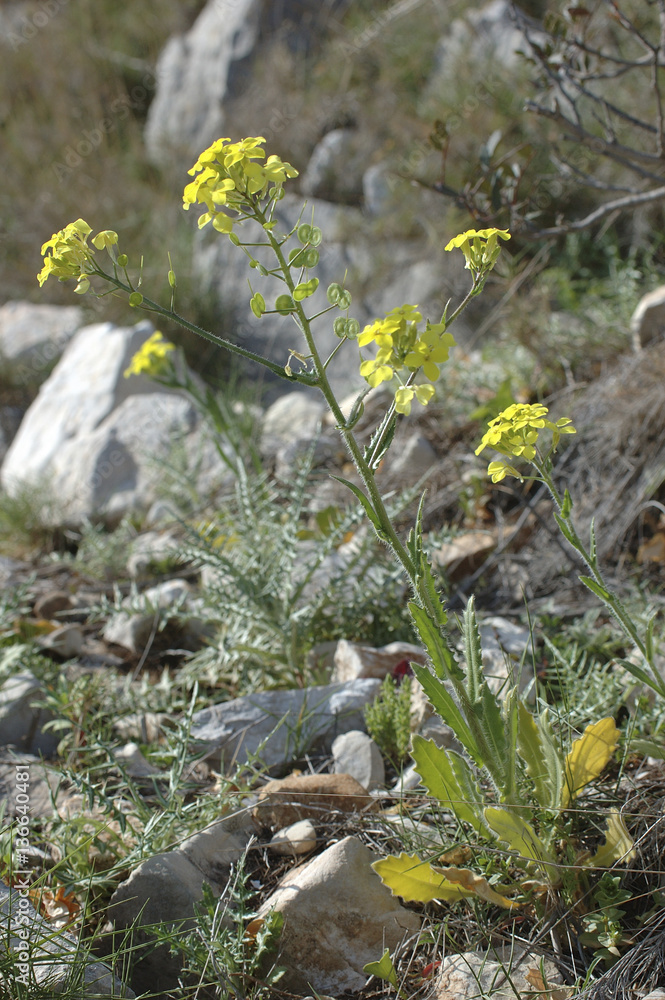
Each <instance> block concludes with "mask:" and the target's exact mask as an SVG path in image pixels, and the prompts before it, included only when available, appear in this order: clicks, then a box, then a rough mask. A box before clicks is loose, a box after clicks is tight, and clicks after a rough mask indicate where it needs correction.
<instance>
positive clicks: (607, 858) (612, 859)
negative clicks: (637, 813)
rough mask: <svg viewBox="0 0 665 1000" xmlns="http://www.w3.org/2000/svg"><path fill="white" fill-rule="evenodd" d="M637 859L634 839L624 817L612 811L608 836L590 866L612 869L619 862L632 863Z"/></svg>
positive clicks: (608, 824)
mask: <svg viewBox="0 0 665 1000" xmlns="http://www.w3.org/2000/svg"><path fill="white" fill-rule="evenodd" d="M634 857H635V845H634V841H633V838H632V837H631V835H630V834H629V833H628V830H627V829H626V824H625V823H624V821H623V816H622V815H621V814H620V813H618V812H616V811H612V812H611V813H610V814H609V816H608V817H607V834H606V836H605V840H604V842H603V843H602V844H601V845H600V847H599V848H598V850H597V851H596V853H595V854H594V855H593V857H592V858H589V861H588V864H589V865H591V866H592V867H593V868H611V866H612V865H614V864H616V863H617V862H618V861H630V860H631V859H632V858H634Z"/></svg>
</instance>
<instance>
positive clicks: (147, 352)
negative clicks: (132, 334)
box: [125, 330, 175, 378]
mask: <svg viewBox="0 0 665 1000" xmlns="http://www.w3.org/2000/svg"><path fill="white" fill-rule="evenodd" d="M173 350H175V347H174V345H173V344H171V343H170V342H169V341H168V340H165V339H164V335H163V334H162V333H160V332H159V330H157V331H156V332H155V333H153V335H152V337H150V338H149V339H148V340H146V342H145V344H144V345H143V347H142V348H141V349H140V350H139V351H137V352H136V354H135V355H134V357H133V358H132V360H131V361H130V363H129V367H128V368H126V369H125V378H129V376H130V375H150V376H152V377H154V376H155V375H164V374H165V373H166V372H168V371H169V369H170V367H171V362H170V359H169V357H168V354H169V351H173Z"/></svg>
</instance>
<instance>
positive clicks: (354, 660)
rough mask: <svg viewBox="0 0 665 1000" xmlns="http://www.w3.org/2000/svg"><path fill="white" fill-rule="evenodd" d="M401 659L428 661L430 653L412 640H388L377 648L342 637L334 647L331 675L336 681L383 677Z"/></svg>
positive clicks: (418, 661) (419, 661)
mask: <svg viewBox="0 0 665 1000" xmlns="http://www.w3.org/2000/svg"><path fill="white" fill-rule="evenodd" d="M402 660H410V661H411V660H412V661H413V662H415V663H426V662H427V655H426V653H425V651H424V650H423V649H421V648H420V647H419V646H414V645H413V644H412V643H409V642H389V643H388V645H387V646H380V647H379V648H378V649H375V648H374V647H373V646H362V645H360V644H359V643H357V642H349V640H348V639H340V640H339V642H338V643H337V649H336V650H335V657H334V663H335V668H334V670H333V677H332V679H333V680H334V681H351V680H356V678H359V677H377V678H380V679H383V678H384V677H385V676H386V675H387V674H389V673H391V671H392V670H393V669H394V668H395V667H396V666H397V664H398V663H401V661H402Z"/></svg>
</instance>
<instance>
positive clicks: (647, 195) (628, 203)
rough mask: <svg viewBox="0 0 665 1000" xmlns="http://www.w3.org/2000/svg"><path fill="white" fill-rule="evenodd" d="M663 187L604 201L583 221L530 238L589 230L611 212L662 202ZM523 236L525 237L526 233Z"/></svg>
mask: <svg viewBox="0 0 665 1000" xmlns="http://www.w3.org/2000/svg"><path fill="white" fill-rule="evenodd" d="M664 200H665V187H659V188H654V189H653V190H652V191H644V192H643V193H642V194H629V195H626V197H625V198H616V199H615V200H614V201H606V202H605V204H604V205H601V206H600V208H597V209H595V211H593V212H591V213H590V214H589V215H586V216H585V217H584V218H583V219H578V220H577V222H566V223H562V224H561V225H560V226H551V227H550V228H549V229H540V230H539V231H538V232H537V233H535V234H531V238H536V239H543V238H544V237H546V236H564V235H565V234H566V233H573V232H579V231H580V230H581V229H589V227H590V226H593V225H594V223H596V222H600V220H601V219H604V218H605V216H607V215H610V214H611V213H612V212H621V211H623V210H624V209H626V208H634V207H635V206H636V205H645V204H647V203H648V202H651V201H664ZM524 235H527V234H526V233H525V234H524Z"/></svg>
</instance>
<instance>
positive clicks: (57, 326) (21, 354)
mask: <svg viewBox="0 0 665 1000" xmlns="http://www.w3.org/2000/svg"><path fill="white" fill-rule="evenodd" d="M82 325H83V310H82V309H81V307H80V306H50V305H33V303H32V302H5V304H4V305H3V306H0V358H3V359H5V360H6V361H8V362H10V364H11V372H12V378H13V380H14V381H17V382H19V383H23V384H27V385H34V384H37V383H39V382H43V381H44V378H45V377H46V375H47V373H48V372H49V371H50V370H51V368H52V367H53V365H54V364H55V362H56V361H57V360H58V358H59V357H60V356H61V355H62V352H63V351H64V349H65V347H66V346H67V344H68V343H69V341H70V340H71V339H72V337H73V336H74V334H75V333H76V331H77V330H78V329H80V327H81V326H82Z"/></svg>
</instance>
